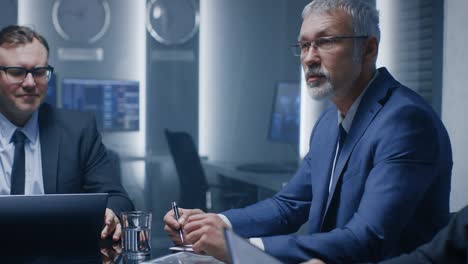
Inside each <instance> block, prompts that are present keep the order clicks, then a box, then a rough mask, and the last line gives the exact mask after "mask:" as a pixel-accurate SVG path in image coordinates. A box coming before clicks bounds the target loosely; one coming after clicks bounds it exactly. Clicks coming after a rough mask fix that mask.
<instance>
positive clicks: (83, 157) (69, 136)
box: [39, 103, 133, 216]
mask: <svg viewBox="0 0 468 264" xmlns="http://www.w3.org/2000/svg"><path fill="white" fill-rule="evenodd" d="M39 133H40V134H39V135H40V141H41V155H42V176H43V179H44V191H45V193H46V194H49V193H98V192H100V193H109V199H108V202H107V207H108V208H110V209H112V210H113V211H114V213H115V214H116V215H117V216H120V212H122V211H131V210H133V205H132V203H131V201H130V200H129V198H128V196H127V194H126V192H125V190H124V189H123V187H122V186H121V184H120V179H117V178H116V175H118V171H116V167H115V166H112V164H111V163H110V161H109V159H108V156H107V150H106V148H105V147H104V145H103V144H102V141H101V136H100V134H99V132H98V131H97V129H96V121H95V119H94V116H93V115H92V114H87V113H80V112H77V111H68V110H61V109H55V108H53V107H51V106H50V105H49V104H46V103H44V104H42V105H41V107H40V108H39Z"/></svg>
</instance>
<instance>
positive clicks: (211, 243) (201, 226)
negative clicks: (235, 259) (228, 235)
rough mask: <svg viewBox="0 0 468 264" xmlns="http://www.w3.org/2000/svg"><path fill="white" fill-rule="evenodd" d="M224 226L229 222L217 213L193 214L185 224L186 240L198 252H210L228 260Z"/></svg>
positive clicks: (222, 259) (225, 260)
mask: <svg viewBox="0 0 468 264" xmlns="http://www.w3.org/2000/svg"><path fill="white" fill-rule="evenodd" d="M223 228H228V226H227V224H226V223H225V222H224V221H223V220H222V219H221V217H219V216H218V215H217V214H192V215H190V217H189V218H188V219H187V223H186V224H185V226H184V231H185V232H186V233H185V234H186V236H185V237H186V240H187V241H188V242H189V243H191V244H193V250H194V251H195V252H196V253H202V254H208V255H210V256H213V257H215V258H217V259H219V260H221V261H224V262H227V261H228V255H227V249H226V244H225V240H224V234H223Z"/></svg>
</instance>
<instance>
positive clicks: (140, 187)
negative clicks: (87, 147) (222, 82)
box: [18, 0, 151, 210]
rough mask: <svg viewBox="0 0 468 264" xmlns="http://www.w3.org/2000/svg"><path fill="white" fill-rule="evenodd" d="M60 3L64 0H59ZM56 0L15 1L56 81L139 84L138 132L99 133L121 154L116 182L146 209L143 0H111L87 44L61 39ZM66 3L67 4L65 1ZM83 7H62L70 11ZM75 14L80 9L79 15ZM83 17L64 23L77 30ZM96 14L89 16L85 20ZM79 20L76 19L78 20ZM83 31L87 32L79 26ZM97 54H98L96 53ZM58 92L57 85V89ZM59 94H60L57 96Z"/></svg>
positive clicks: (142, 208)
mask: <svg viewBox="0 0 468 264" xmlns="http://www.w3.org/2000/svg"><path fill="white" fill-rule="evenodd" d="M63 2H64V1H63ZM54 3H56V1H37V0H18V23H19V24H22V25H27V26H30V27H32V28H34V29H35V30H37V31H38V32H40V33H41V34H42V35H44V37H45V38H46V39H47V40H48V42H49V46H50V54H49V63H50V64H51V65H53V66H54V67H55V73H56V74H57V79H58V84H59V87H60V82H61V80H62V79H63V78H90V79H120V80H137V81H139V83H140V98H139V99H140V109H139V110H140V125H139V127H140V130H139V131H136V132H105V133H103V134H102V135H103V141H104V143H105V144H106V146H107V147H109V148H112V149H114V150H116V151H117V152H118V153H119V154H120V155H121V157H122V175H123V176H122V182H123V185H124V186H125V187H126V189H127V191H128V192H129V195H130V198H131V199H132V200H133V202H134V204H135V206H136V207H137V208H138V209H140V210H148V209H149V208H151V205H150V203H151V199H150V195H151V194H150V188H151V186H150V184H149V183H148V182H149V180H150V179H149V177H147V173H146V167H145V165H146V162H145V157H144V156H145V150H146V142H145V139H146V137H145V135H146V122H145V121H146V29H145V20H144V15H143V14H145V1H144V0H138V1H127V0H112V1H108V3H109V7H110V24H109V27H108V30H107V32H106V33H105V34H104V35H103V36H102V38H100V39H99V40H97V41H95V42H93V43H88V42H86V41H79V40H76V39H71V40H66V39H64V38H63V37H61V36H60V35H59V33H58V32H57V31H56V30H55V28H54V24H53V16H52V10H53V5H54ZM69 3H70V2H69ZM84 10H87V9H86V6H85V8H84V9H83V10H75V9H73V8H72V9H69V10H68V9H67V12H70V13H71V14H68V15H69V16H70V15H73V12H83V13H84V12H85V11H84ZM80 14H81V13H80ZM82 17H86V16H85V15H83V16H81V15H80V16H77V17H76V23H75V24H73V25H70V26H71V27H76V28H78V29H80V27H81V28H82V27H83V24H86V22H85V21H83V18H82ZM92 18H96V16H93V15H92V14H91V15H90V16H89V17H87V19H92ZM80 19H81V20H80ZM80 32H81V31H80ZM83 32H85V33H86V32H87V31H86V29H83ZM99 50H100V52H101V55H100V56H93V55H92V54H97V52H96V51H99ZM59 91H60V89H59ZM58 95H59V97H60V95H61V94H60V93H59V94H58Z"/></svg>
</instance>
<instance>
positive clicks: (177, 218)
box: [171, 202, 184, 243]
mask: <svg viewBox="0 0 468 264" xmlns="http://www.w3.org/2000/svg"><path fill="white" fill-rule="evenodd" d="M171 206H172V211H173V212H174V217H175V219H176V220H177V221H179V217H180V216H179V207H178V206H177V203H176V202H172V203H171ZM177 232H179V237H180V241H181V242H182V243H184V233H183V231H182V225H181V226H180V228H179V230H177Z"/></svg>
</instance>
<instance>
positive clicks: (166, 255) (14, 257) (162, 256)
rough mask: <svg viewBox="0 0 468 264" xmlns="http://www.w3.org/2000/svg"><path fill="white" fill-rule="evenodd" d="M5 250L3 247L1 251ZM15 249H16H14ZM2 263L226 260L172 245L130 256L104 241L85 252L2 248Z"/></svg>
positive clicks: (207, 263)
mask: <svg viewBox="0 0 468 264" xmlns="http://www.w3.org/2000/svg"><path fill="white" fill-rule="evenodd" d="M1 251H2V250H1V249H0V252H1ZM10 253H12V252H10ZM1 254H2V257H1V258H0V263H25V264H27V263H31V264H42V263H44V264H45V263H47V264H55V263H57V264H58V263H71V264H78V263H83V264H84V263H86V264H88V263H102V264H137V263H142V264H146V263H168V264H170V263H175V264H222V263H223V262H221V261H219V260H217V259H215V258H213V257H211V256H205V255H199V254H195V253H192V252H170V251H169V249H167V251H166V250H163V251H161V249H155V250H152V252H151V254H150V255H148V256H146V257H144V258H140V259H135V258H132V257H128V256H127V255H126V254H125V253H124V252H122V248H121V246H120V244H119V243H110V242H103V243H100V244H99V247H98V248H96V250H86V251H84V252H82V251H80V249H77V250H71V251H67V252H54V251H53V250H50V251H46V252H34V254H28V252H21V251H18V253H16V252H15V253H14V254H11V255H9V254H8V252H1Z"/></svg>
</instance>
